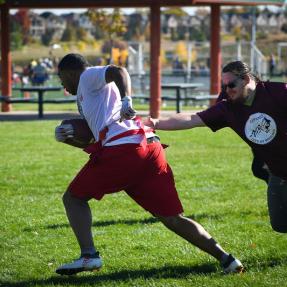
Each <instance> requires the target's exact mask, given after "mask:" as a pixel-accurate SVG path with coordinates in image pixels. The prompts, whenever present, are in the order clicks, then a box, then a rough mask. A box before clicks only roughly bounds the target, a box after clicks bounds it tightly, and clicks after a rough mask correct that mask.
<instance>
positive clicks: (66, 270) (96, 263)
mask: <svg viewBox="0 0 287 287" xmlns="http://www.w3.org/2000/svg"><path fill="white" fill-rule="evenodd" d="M101 267H102V259H101V257H100V255H99V252H97V253H96V254H95V255H90V254H87V255H83V256H81V257H80V258H79V259H76V260H75V261H74V262H72V263H68V264H64V265H62V266H60V267H59V268H58V269H57V270H56V273H58V274H60V275H74V274H77V273H79V272H83V271H96V270H99V269H100V268H101Z"/></svg>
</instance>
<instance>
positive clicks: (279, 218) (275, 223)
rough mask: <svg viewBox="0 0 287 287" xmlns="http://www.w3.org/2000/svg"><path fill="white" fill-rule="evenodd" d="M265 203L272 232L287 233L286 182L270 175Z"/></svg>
mask: <svg viewBox="0 0 287 287" xmlns="http://www.w3.org/2000/svg"><path fill="white" fill-rule="evenodd" d="M267 202H268V208H269V216H270V223H271V226H272V228H273V230H275V231H277V232H281V233H287V180H283V179H282V178H280V177H277V176H274V175H270V178H269V183H268V190H267Z"/></svg>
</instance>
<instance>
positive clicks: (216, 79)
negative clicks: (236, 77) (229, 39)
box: [210, 4, 222, 104]
mask: <svg viewBox="0 0 287 287" xmlns="http://www.w3.org/2000/svg"><path fill="white" fill-rule="evenodd" d="M210 24H211V25H210V29H211V39H210V94H211V95H218V94H219V92H220V90H221V61H222V60H221V49H220V5H218V4H214V5H211V18H210ZM214 101H215V100H211V104H213V103H214Z"/></svg>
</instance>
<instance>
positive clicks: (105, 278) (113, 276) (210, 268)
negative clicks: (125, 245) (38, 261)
mask: <svg viewBox="0 0 287 287" xmlns="http://www.w3.org/2000/svg"><path fill="white" fill-rule="evenodd" d="M214 272H216V268H215V266H214V265H213V264H202V265H198V266H165V267H161V268H151V269H146V270H142V269H141V270H122V271H119V272H114V273H110V274H103V275H100V273H98V274H97V275H93V274H92V273H90V274H92V275H90V276H79V277H77V276H53V277H51V278H48V279H42V280H41V279H36V280H35V279H31V280H25V281H19V282H15V283H12V282H7V281H6V282H5V281H2V280H0V285H1V286H5V287H16V286H17V287H18V286H19V287H20V286H21V287H28V286H47V285H51V286H54V285H55V286H56V285H57V286H58V285H59V284H63V285H65V286H69V284H73V285H81V284H83V285H84V284H92V285H96V284H97V283H99V284H102V283H104V282H109V281H114V283H115V282H117V281H121V282H125V281H130V280H136V279H141V278H144V279H146V280H147V279H163V278H164V279H167V278H173V279H177V278H178V279H180V278H186V277H187V276H188V275H191V274H194V275H195V274H197V275H200V274H201V275H202V274H206V275H208V274H211V273H214ZM87 274H88V273H87Z"/></svg>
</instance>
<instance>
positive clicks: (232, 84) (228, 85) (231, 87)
mask: <svg viewBox="0 0 287 287" xmlns="http://www.w3.org/2000/svg"><path fill="white" fill-rule="evenodd" d="M237 80H238V79H236V80H234V81H233V82H230V83H228V84H226V85H224V84H222V89H223V90H226V89H227V88H229V89H234V88H235V87H236V86H237V82H238V81H237Z"/></svg>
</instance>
